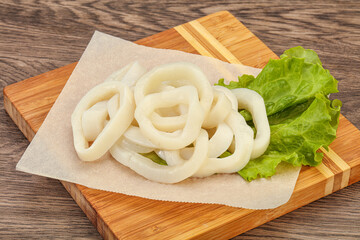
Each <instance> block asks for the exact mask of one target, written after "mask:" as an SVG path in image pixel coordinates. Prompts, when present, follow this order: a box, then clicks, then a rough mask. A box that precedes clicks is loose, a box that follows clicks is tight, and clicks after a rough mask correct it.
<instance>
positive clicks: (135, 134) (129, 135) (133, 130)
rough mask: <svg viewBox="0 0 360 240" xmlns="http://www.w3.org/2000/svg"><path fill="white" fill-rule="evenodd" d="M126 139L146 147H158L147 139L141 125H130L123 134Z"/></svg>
mask: <svg viewBox="0 0 360 240" xmlns="http://www.w3.org/2000/svg"><path fill="white" fill-rule="evenodd" d="M123 137H124V139H126V140H128V141H129V142H132V143H134V144H137V145H139V146H143V147H145V148H149V149H151V148H152V149H154V148H157V146H156V145H154V144H153V143H152V142H151V141H150V140H149V139H147V138H146V137H145V136H144V134H142V132H141V131H140V128H139V127H135V126H130V127H129V128H128V129H127V130H126V131H125V132H124V135H123Z"/></svg>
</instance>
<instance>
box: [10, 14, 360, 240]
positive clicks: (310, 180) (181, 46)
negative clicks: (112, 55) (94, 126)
mask: <svg viewBox="0 0 360 240" xmlns="http://www.w3.org/2000/svg"><path fill="white" fill-rule="evenodd" d="M136 43H138V44H142V45H146V46H150V47H155V48H167V49H177V50H181V51H185V52H189V53H195V54H201V55H205V56H210V57H215V58H218V59H221V60H223V61H227V62H231V63H241V64H244V65H248V66H253V67H258V68H262V67H264V66H265V65H266V63H267V62H268V60H269V59H270V58H278V57H277V56H276V55H275V54H274V53H273V52H272V51H271V50H270V49H269V48H268V47H267V46H266V45H265V44H264V43H263V42H261V41H260V40H259V39H258V38H257V37H256V36H255V35H254V34H252V33H251V32H250V31H249V30H248V29H247V28H246V27H245V26H244V25H243V24H241V23H240V22H239V21H238V20H237V19H236V18H235V17H234V16H232V15H231V14H230V13H229V12H226V11H223V12H218V13H214V14H211V15H209V16H206V17H203V18H200V19H197V20H195V21H191V22H189V23H186V24H183V25H180V26H177V27H175V28H172V29H169V30H166V31H164V32H161V33H158V34H155V35H153V36H150V37H147V38H144V39H142V40H139V41H137V42H136ZM75 66H76V63H73V64H70V65H67V66H65V67H62V68H59V69H55V70H53V71H50V72H47V73H44V74H41V75H39V76H36V77H32V78H29V79H26V80H24V81H21V82H18V83H15V84H12V85H10V86H7V87H5V88H4V105H5V109H6V111H7V112H8V113H9V115H10V117H11V118H12V119H13V120H14V122H15V123H16V124H17V126H18V127H19V129H20V130H21V131H22V132H23V133H24V135H25V136H26V137H27V138H28V139H29V141H31V139H32V138H33V136H34V134H35V133H36V131H37V130H38V129H39V127H40V125H41V124H42V122H43V120H44V119H45V117H46V115H47V113H48V111H49V110H50V108H51V106H52V105H53V103H54V101H55V100H56V98H57V96H58V95H59V93H60V92H61V90H62V88H63V87H64V85H65V83H66V81H67V79H68V78H69V76H70V74H71V72H72V71H73V69H74V67H75ZM322 151H323V150H322ZM359 180H360V131H359V130H358V129H357V128H356V127H355V126H353V125H352V124H351V123H350V122H349V121H348V120H347V119H346V118H345V117H344V116H342V115H341V116H340V124H339V129H338V132H337V138H336V140H335V141H334V142H333V143H332V144H331V146H330V151H329V152H325V157H324V160H323V163H322V164H320V165H319V166H317V167H303V168H302V170H301V172H300V176H299V179H298V181H297V184H296V186H295V190H294V193H293V195H292V197H291V199H290V200H289V202H288V203H286V204H285V205H283V206H280V207H278V208H276V209H271V210H248V209H239V208H232V207H227V206H221V205H214V204H194V203H176V202H163V201H155V200H148V199H143V198H140V197H131V196H126V195H123V194H117V193H111V192H105V191H99V190H94V189H90V188H86V187H84V186H81V185H77V184H73V183H68V182H62V184H63V185H64V187H65V188H66V189H67V191H68V192H69V193H70V194H71V196H72V197H73V198H74V200H75V201H76V202H77V204H78V205H79V206H80V207H81V209H82V210H83V211H84V212H85V214H86V215H87V216H88V218H89V219H90V220H91V222H92V223H93V224H94V226H95V227H96V228H97V229H98V231H99V232H100V234H101V235H102V236H103V237H104V238H105V239H116V238H118V239H120V238H121V239H170V238H171V239H188V238H195V239H227V238H231V237H234V236H236V235H238V234H240V233H243V232H245V231H247V230H249V229H252V228H255V227H257V226H259V225H261V224H263V223H265V222H268V221H270V220H272V219H274V218H277V217H279V216H281V215H283V214H285V213H287V212H290V211H292V210H294V209H296V208H299V207H301V206H304V205H306V204H308V203H310V202H312V201H315V200H317V199H319V198H321V197H324V196H326V195H328V194H331V193H332V192H335V191H337V190H339V189H341V188H344V187H346V186H348V185H350V184H352V183H355V182H357V181H359Z"/></svg>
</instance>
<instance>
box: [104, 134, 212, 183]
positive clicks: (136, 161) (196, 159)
mask: <svg viewBox="0 0 360 240" xmlns="http://www.w3.org/2000/svg"><path fill="white" fill-rule="evenodd" d="M207 139H208V134H207V132H206V131H205V130H201V131H200V134H199V136H198V137H197V139H196V141H195V142H194V144H195V148H194V153H193V155H192V156H191V158H190V159H188V160H187V161H186V162H184V163H183V164H180V165H176V166H164V165H159V164H157V163H154V162H153V161H152V160H150V159H148V158H146V157H144V156H142V155H140V154H138V153H136V152H134V151H129V150H126V149H124V148H121V147H119V146H118V145H117V144H115V145H114V146H113V147H112V148H111V149H110V153H111V155H112V156H113V157H114V158H115V159H116V160H117V161H118V162H120V163H121V164H123V165H125V166H127V167H129V168H130V169H132V170H133V171H135V172H136V173H138V174H140V175H142V176H143V177H145V178H147V179H149V180H152V181H156V182H161V183H177V182H180V181H182V180H184V179H186V178H188V177H191V176H192V175H193V174H194V173H195V172H196V171H197V170H198V169H199V168H200V166H201V165H202V164H203V163H204V161H205V160H206V158H207V151H208V140H207Z"/></svg>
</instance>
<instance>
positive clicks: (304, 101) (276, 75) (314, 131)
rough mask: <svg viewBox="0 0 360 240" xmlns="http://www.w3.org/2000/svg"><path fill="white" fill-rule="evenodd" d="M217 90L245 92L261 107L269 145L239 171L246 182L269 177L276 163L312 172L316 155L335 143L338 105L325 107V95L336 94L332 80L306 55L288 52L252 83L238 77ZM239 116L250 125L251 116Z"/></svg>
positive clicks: (293, 50)
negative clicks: (260, 99)
mask: <svg viewBox="0 0 360 240" xmlns="http://www.w3.org/2000/svg"><path fill="white" fill-rule="evenodd" d="M217 85H221V86H225V87H227V88H229V89H234V88H243V87H246V88H249V89H252V90H255V91H256V92H258V93H259V94H260V95H261V96H262V97H263V98H264V101H265V106H266V112H267V115H268V119H269V124H270V130H271V138H270V144H269V147H268V149H267V150H266V152H265V153H264V154H263V155H262V156H260V157H259V158H256V159H253V160H250V161H249V163H248V164H247V165H246V166H245V168H243V169H242V170H240V171H239V174H240V175H241V176H242V177H243V178H244V179H246V180H248V181H251V180H253V179H256V178H258V177H270V176H272V175H274V174H275V172H276V167H277V166H278V164H279V163H280V162H287V163H290V164H292V165H294V166H300V165H309V166H316V165H318V164H319V163H320V162H321V161H322V157H323V156H322V153H318V152H317V150H318V149H319V148H320V147H324V148H325V149H326V148H327V147H328V145H329V144H330V143H331V142H332V141H333V140H334V139H335V137H336V130H337V127H338V121H339V115H340V107H341V102H340V101H339V100H334V101H330V100H329V99H328V97H327V95H328V94H330V93H336V92H338V90H337V80H336V79H335V78H334V77H333V76H331V75H330V73H329V71H328V70H325V69H324V68H323V67H322V63H321V61H320V59H319V57H318V55H317V54H316V53H315V52H314V51H312V50H307V49H304V48H302V47H295V48H291V49H289V50H286V51H285V52H284V54H282V55H281V59H279V60H270V61H269V63H268V64H267V65H266V66H265V67H264V69H263V70H262V71H261V73H260V74H259V75H258V76H257V77H253V76H250V75H243V76H241V77H239V78H238V82H230V83H229V84H228V85H226V84H225V83H224V79H220V80H219V82H218V84H217ZM240 113H241V114H242V115H243V116H244V117H245V119H246V120H247V121H249V122H248V123H249V125H252V121H251V119H252V118H251V114H250V113H249V112H247V111H246V110H241V111H240Z"/></svg>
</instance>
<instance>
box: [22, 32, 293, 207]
mask: <svg viewBox="0 0 360 240" xmlns="http://www.w3.org/2000/svg"><path fill="white" fill-rule="evenodd" d="M133 61H139V62H140V64H142V65H143V66H145V67H147V69H148V70H150V69H151V68H153V67H155V66H157V65H160V64H164V63H169V62H179V61H185V62H191V63H194V64H196V65H197V66H199V67H200V68H201V69H202V70H203V71H204V73H205V74H206V75H207V77H208V79H209V81H210V82H211V83H212V84H213V83H215V82H217V81H218V80H219V79H220V78H224V77H225V79H226V81H231V80H236V79H237V76H240V75H242V74H252V75H257V74H258V73H259V72H260V69H256V68H251V67H247V66H240V65H235V64H229V63H225V62H222V61H219V60H217V59H213V58H209V57H204V56H199V55H194V54H188V53H184V52H180V51H175V50H164V49H155V48H149V47H144V46H140V45H137V44H134V43H132V42H129V41H125V40H123V39H120V38H116V37H113V36H110V35H107V34H104V33H100V32H95V33H94V35H93V37H92V39H91V41H90V43H89V45H88V46H87V48H86V50H85V52H84V53H83V55H82V57H81V59H80V61H79V63H78V64H77V66H76V68H75V70H74V72H73V73H72V75H71V77H70V78H69V80H68V82H67V84H66V86H65V87H64V89H63V91H62V92H61V94H60V96H59V97H58V99H57V101H56V102H55V104H54V106H53V107H52V109H51V111H50V112H49V114H48V116H47V118H46V119H45V121H44V123H43V124H42V126H41V128H40V129H39V131H38V132H37V134H36V135H35V137H34V139H33V140H32V142H31V143H30V145H29V147H28V148H27V149H26V151H25V153H24V155H23V156H22V158H21V159H20V161H19V163H18V164H17V166H16V169H17V170H20V171H24V172H28V173H32V174H37V175H41V176H45V177H50V178H56V179H59V180H64V181H68V182H73V183H77V184H81V185H84V186H86V187H89V188H94V189H100V190H106V191H112V192H117V193H123V194H127V195H133V196H139V197H144V198H149V199H156V200H166V201H179V202H194V203H215V204H224V205H228V206H233V207H242V208H250V209H268V208H275V207H278V206H280V205H282V204H284V203H286V202H287V201H288V200H289V198H290V196H291V194H292V192H293V189H294V186H295V183H296V180H297V178H298V175H299V170H300V168H295V167H290V166H288V165H281V166H279V168H278V169H277V174H276V175H274V176H273V177H271V178H269V179H258V180H255V181H252V182H246V181H245V180H243V179H242V178H241V177H240V176H239V175H238V174H216V175H213V176H210V177H207V178H190V179H187V180H184V181H182V182H180V183H177V184H161V183H157V182H152V181H149V180H147V179H145V178H143V177H142V176H140V175H138V174H136V173H135V172H133V171H132V170H130V169H128V168H127V167H125V166H123V165H121V164H120V163H118V162H117V161H115V160H114V159H112V158H111V156H110V155H107V156H105V157H103V158H102V159H101V160H97V161H95V162H82V161H81V160H80V159H79V158H78V157H77V154H76V152H75V150H74V146H73V136H72V128H71V122H70V119H71V114H72V112H73V110H74V108H75V106H76V105H77V103H78V102H79V100H80V99H81V98H82V97H83V96H84V95H85V93H86V92H87V91H88V90H89V89H91V88H92V87H94V86H95V85H97V84H99V83H101V82H103V81H104V80H105V79H106V78H107V77H108V76H109V75H110V74H111V73H113V72H114V71H116V70H118V69H120V68H122V67H124V66H126V65H127V64H129V63H130V62H133Z"/></svg>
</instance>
